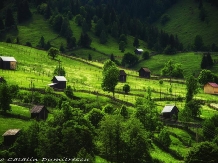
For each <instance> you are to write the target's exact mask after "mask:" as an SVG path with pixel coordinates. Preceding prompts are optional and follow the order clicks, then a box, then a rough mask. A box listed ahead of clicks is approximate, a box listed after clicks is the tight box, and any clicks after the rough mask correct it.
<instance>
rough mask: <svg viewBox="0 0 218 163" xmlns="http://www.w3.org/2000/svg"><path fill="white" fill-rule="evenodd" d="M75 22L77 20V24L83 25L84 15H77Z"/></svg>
mask: <svg viewBox="0 0 218 163" xmlns="http://www.w3.org/2000/svg"><path fill="white" fill-rule="evenodd" d="M75 22H76V24H77V25H78V26H81V25H82V23H83V17H82V15H80V14H78V15H76V17H75Z"/></svg>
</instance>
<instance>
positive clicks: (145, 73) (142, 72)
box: [138, 67, 151, 78]
mask: <svg viewBox="0 0 218 163" xmlns="http://www.w3.org/2000/svg"><path fill="white" fill-rule="evenodd" d="M138 72H139V77H142V78H150V77H151V71H150V70H149V69H148V68H145V67H144V68H143V67H142V68H140V69H139V70H138Z"/></svg>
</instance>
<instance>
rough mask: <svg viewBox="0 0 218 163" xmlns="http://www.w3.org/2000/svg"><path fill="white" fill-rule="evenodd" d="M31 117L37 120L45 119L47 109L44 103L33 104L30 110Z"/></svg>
mask: <svg viewBox="0 0 218 163" xmlns="http://www.w3.org/2000/svg"><path fill="white" fill-rule="evenodd" d="M30 113H31V118H33V119H37V120H46V119H47V118H48V113H49V111H48V110H47V108H46V107H45V106H44V105H35V106H33V108H32V109H31V110H30Z"/></svg>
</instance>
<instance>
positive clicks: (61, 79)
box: [55, 76, 67, 81]
mask: <svg viewBox="0 0 218 163" xmlns="http://www.w3.org/2000/svg"><path fill="white" fill-rule="evenodd" d="M55 78H56V79H57V81H67V79H66V78H65V77H64V76H55Z"/></svg>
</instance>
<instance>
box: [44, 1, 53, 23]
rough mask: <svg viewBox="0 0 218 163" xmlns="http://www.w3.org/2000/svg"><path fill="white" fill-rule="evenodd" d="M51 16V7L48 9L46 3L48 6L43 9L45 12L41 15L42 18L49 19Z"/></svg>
mask: <svg viewBox="0 0 218 163" xmlns="http://www.w3.org/2000/svg"><path fill="white" fill-rule="evenodd" d="M51 15H52V12H51V7H50V5H49V3H48V4H47V5H46V7H45V11H44V13H43V16H44V18H45V19H50V17H51Z"/></svg>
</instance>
